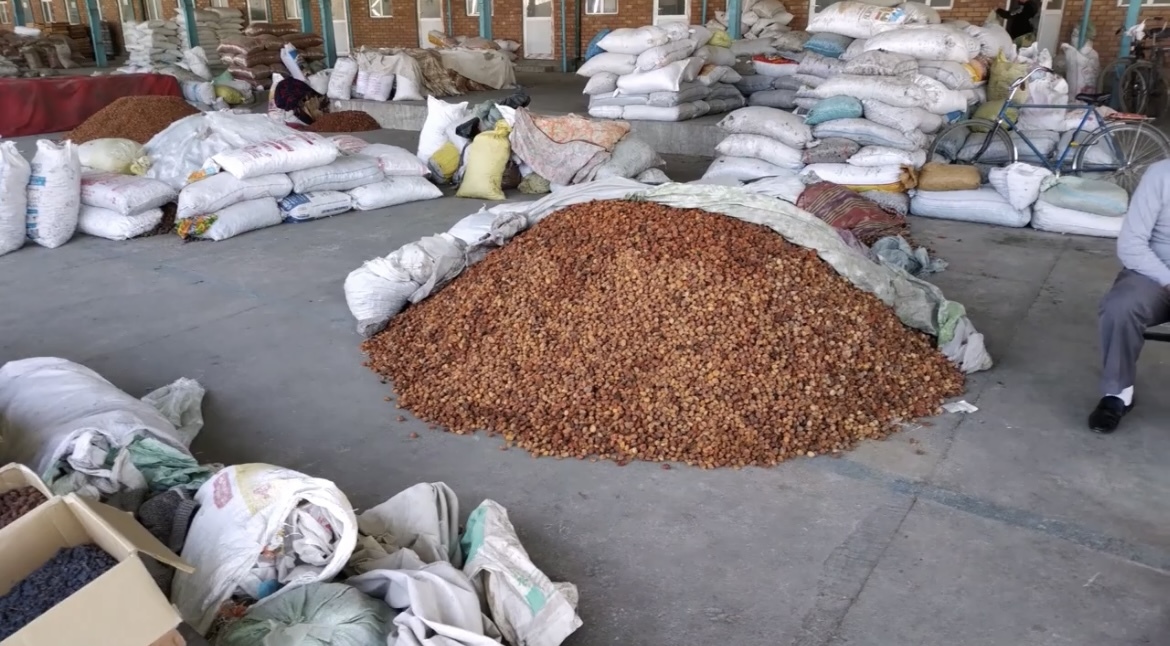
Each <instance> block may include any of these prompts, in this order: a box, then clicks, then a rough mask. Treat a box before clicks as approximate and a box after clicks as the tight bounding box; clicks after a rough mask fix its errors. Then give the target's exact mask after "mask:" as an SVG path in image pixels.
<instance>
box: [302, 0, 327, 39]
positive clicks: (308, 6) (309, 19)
mask: <svg viewBox="0 0 1170 646" xmlns="http://www.w3.org/2000/svg"><path fill="white" fill-rule="evenodd" d="M297 8H298V9H300V10H301V31H303V32H305V33H306V34H311V33H313V3H312V2H310V1H309V0H297ZM321 29H322V30H324V29H325V25H321ZM322 38H324V36H322Z"/></svg>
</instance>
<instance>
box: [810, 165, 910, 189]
mask: <svg viewBox="0 0 1170 646" xmlns="http://www.w3.org/2000/svg"><path fill="white" fill-rule="evenodd" d="M814 173H815V174H816V176H817V177H818V178H820V180H821V181H822V182H832V183H834V184H844V185H849V186H878V185H881V184H894V183H896V182H899V181H901V179H902V173H903V171H902V167H901V166H900V165H898V164H891V165H887V166H875V167H872V168H866V167H862V166H854V165H853V164H809V165H808V166H805V167H804V170H802V171H801V172H800V176H801V177H802V178H805V181H808V179H809V177H810V176H811V175H812V174H814Z"/></svg>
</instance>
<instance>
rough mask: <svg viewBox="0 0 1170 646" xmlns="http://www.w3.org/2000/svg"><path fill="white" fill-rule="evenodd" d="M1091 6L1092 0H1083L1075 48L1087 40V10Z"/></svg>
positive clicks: (1081, 45) (1078, 47)
mask: <svg viewBox="0 0 1170 646" xmlns="http://www.w3.org/2000/svg"><path fill="white" fill-rule="evenodd" d="M1092 8H1093V0H1085V6H1084V13H1083V14H1082V15H1081V28H1080V30H1078V32H1077V49H1080V48H1082V47H1084V46H1085V41H1086V40H1088V37H1089V35H1088V34H1086V33H1085V32H1086V31H1088V30H1089V11H1090V10H1091V9H1092ZM1123 51H1124V50H1123Z"/></svg>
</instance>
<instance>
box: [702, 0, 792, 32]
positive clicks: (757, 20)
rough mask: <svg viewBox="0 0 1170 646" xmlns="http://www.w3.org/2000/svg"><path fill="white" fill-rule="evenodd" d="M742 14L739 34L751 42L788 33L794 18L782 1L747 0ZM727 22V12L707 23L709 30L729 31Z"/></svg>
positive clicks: (719, 13)
mask: <svg viewBox="0 0 1170 646" xmlns="http://www.w3.org/2000/svg"><path fill="white" fill-rule="evenodd" d="M741 12H742V13H741V14H740V17H739V22H740V31H739V33H740V34H742V35H743V37H744V38H745V39H749V40H767V39H771V38H775V37H777V36H780V35H783V34H785V33H787V32H788V31H789V28H788V24H789V23H791V22H792V19H793V17H794V16H793V15H792V14H791V13H789V12H788V9H787V8H785V6H784V3H782V2H780V0H746V1H745V2H744V3H743V6H742V8H741ZM727 22H728V15H727V12H726V11H716V12H715V17H714V18H713V19H711V20H708V21H707V29H710V30H711V31H727Z"/></svg>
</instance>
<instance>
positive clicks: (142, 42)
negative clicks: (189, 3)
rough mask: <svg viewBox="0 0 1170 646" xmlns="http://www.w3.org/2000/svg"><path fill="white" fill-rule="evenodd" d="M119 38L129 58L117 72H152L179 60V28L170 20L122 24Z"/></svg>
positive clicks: (174, 63)
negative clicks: (124, 42)
mask: <svg viewBox="0 0 1170 646" xmlns="http://www.w3.org/2000/svg"><path fill="white" fill-rule="evenodd" d="M122 37H123V38H124V39H125V41H126V51H127V52H128V53H129V57H128V58H127V61H126V65H125V66H123V67H120V68H118V69H119V71H122V72H129V73H136V72H152V71H155V70H158V69H160V68H162V67H166V66H168V65H176V64H178V63H179V62H181V61H182V60H183V53H182V47H181V46H180V45H179V25H178V24H177V23H175V22H174V21H172V20H147V21H145V22H138V23H135V22H125V23H122Z"/></svg>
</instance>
